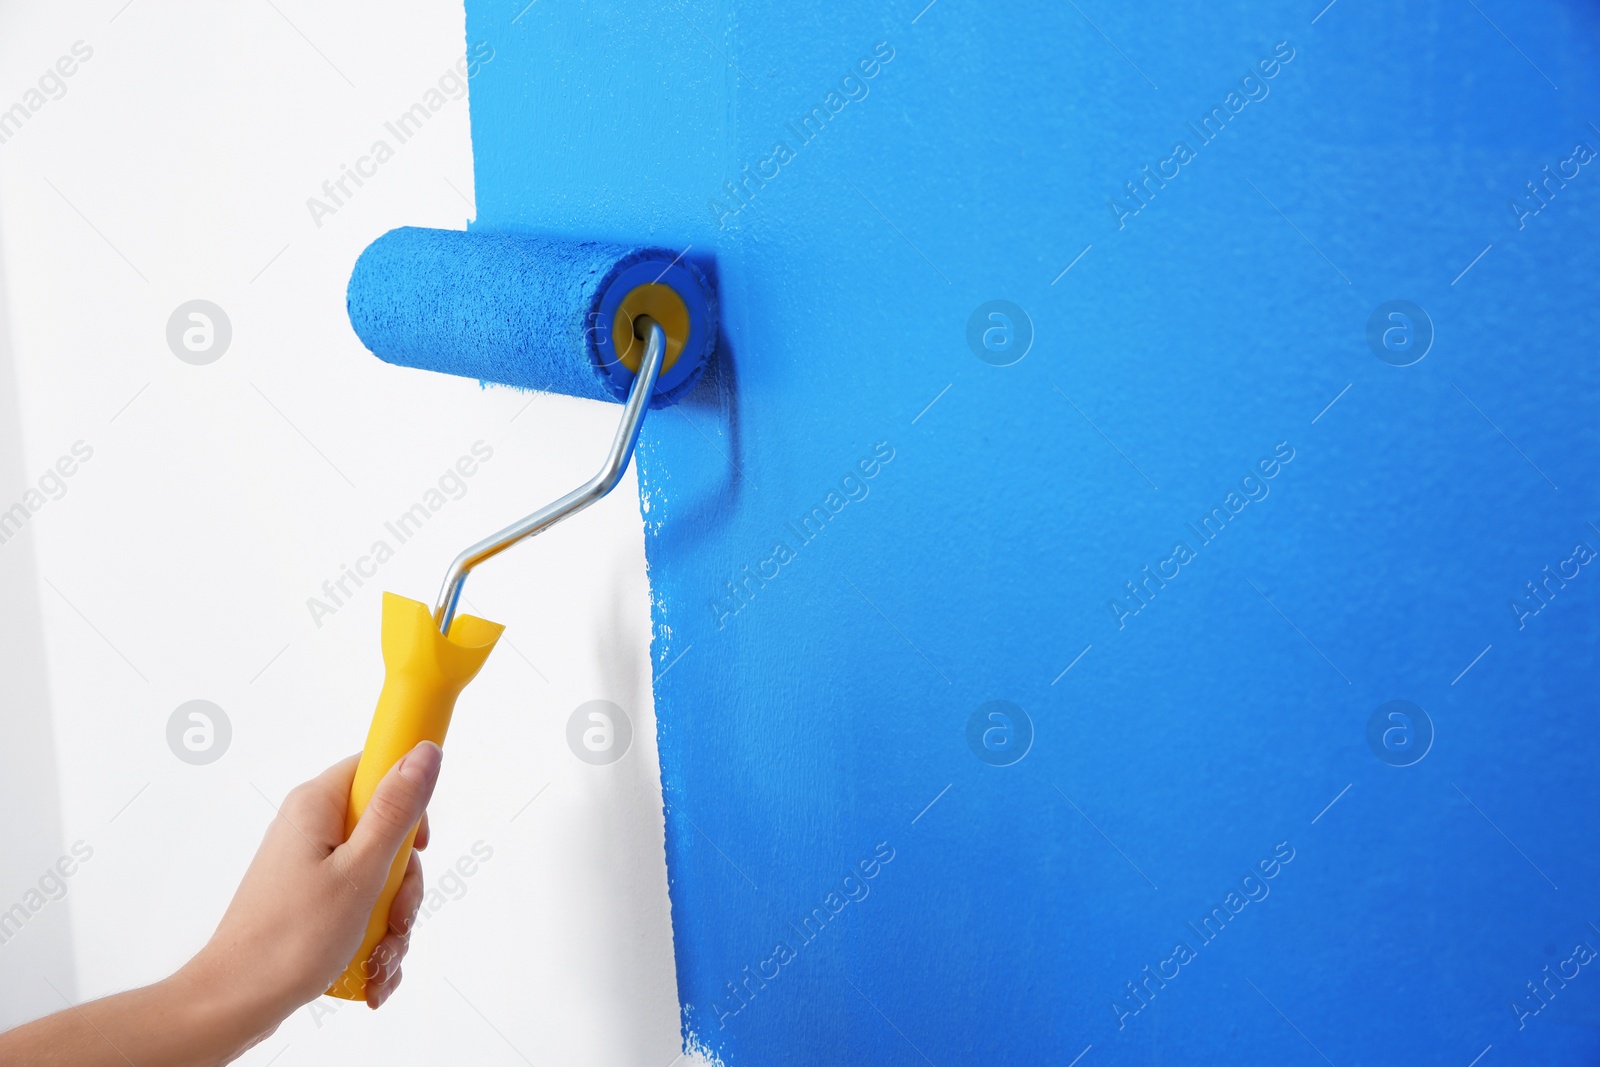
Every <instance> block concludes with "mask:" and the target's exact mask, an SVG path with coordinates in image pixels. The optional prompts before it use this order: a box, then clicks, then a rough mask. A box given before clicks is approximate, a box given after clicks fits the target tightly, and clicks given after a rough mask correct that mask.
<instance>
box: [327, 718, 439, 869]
mask: <svg viewBox="0 0 1600 1067" xmlns="http://www.w3.org/2000/svg"><path fill="white" fill-rule="evenodd" d="M443 758H444V754H443V753H442V752H440V751H439V746H438V745H436V744H434V743H433V742H431V741H423V742H422V743H420V744H418V745H417V747H416V748H413V749H412V750H411V751H410V752H408V753H406V754H405V756H403V757H401V759H400V762H399V763H397V764H395V765H394V766H393V767H391V768H389V773H388V774H386V775H384V776H383V780H382V781H380V782H379V783H378V788H377V789H376V790H374V792H373V794H372V799H371V800H370V801H369V802H368V803H367V809H366V811H365V812H363V813H362V815H361V819H360V821H359V822H357V823H356V828H355V830H354V831H353V832H352V833H351V834H350V840H349V841H347V842H346V843H345V844H344V846H343V847H342V848H341V850H340V851H346V850H348V853H349V860H348V862H349V865H350V871H351V876H352V877H353V878H354V879H355V880H356V881H357V882H358V883H360V884H362V885H369V884H372V885H382V884H383V882H384V880H385V879H386V878H387V876H388V871H389V867H390V865H391V864H392V863H393V862H394V858H395V855H396V854H397V853H398V852H399V851H400V847H401V846H402V845H404V844H405V840H406V837H407V835H409V834H410V833H411V828H412V827H414V826H416V825H417V823H418V822H419V821H420V820H421V819H422V814H423V812H424V811H425V810H427V807H428V799H429V798H430V797H432V796H433V787H434V784H435V783H436V782H437V781H438V780H439V763H440V761H441V760H442V759H443Z"/></svg>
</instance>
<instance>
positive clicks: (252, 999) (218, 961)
mask: <svg viewBox="0 0 1600 1067" xmlns="http://www.w3.org/2000/svg"><path fill="white" fill-rule="evenodd" d="M251 979H252V976H251V975H250V974H249V973H247V972H246V970H245V969H244V968H242V967H235V966H230V965H229V964H228V962H227V960H226V959H224V958H222V957H221V956H220V954H217V953H215V952H214V951H213V950H212V947H211V946H209V945H208V946H207V947H206V948H205V949H202V950H201V951H200V952H199V954H197V955H196V956H195V957H194V958H193V959H191V960H190V961H189V962H188V963H186V964H184V965H183V966H182V967H181V968H179V969H178V971H177V972H176V973H175V974H173V975H172V977H170V978H168V979H167V980H166V981H164V982H162V983H161V986H162V992H163V999H164V1000H165V1001H166V1002H167V1004H168V1005H169V1006H170V1007H169V1014H170V1015H171V1017H173V1018H174V1019H175V1020H182V1022H183V1025H184V1027H185V1029H186V1030H187V1032H188V1033H189V1034H191V1035H192V1036H193V1037H194V1038H195V1039H196V1040H197V1043H198V1044H200V1045H202V1046H203V1047H204V1048H205V1049H206V1050H207V1051H208V1052H209V1053H210V1054H212V1055H214V1056H215V1057H216V1059H215V1061H214V1062H217V1063H227V1062H229V1061H230V1060H232V1059H233V1058H235V1057H237V1056H238V1055H240V1054H241V1053H243V1052H244V1051H245V1050H246V1049H248V1048H250V1047H251V1046H252V1045H254V1044H256V1042H258V1041H260V1040H262V1039H263V1038H265V1037H266V1036H267V1035H268V1034H270V1033H271V1032H272V1031H273V1030H275V1029H276V1028H277V1026H278V1024H279V1023H280V1022H282V1021H283V1020H284V1018H285V1017H287V1015H288V1014H289V1013H290V1012H291V1011H293V1010H294V1008H295V1007H296V1005H293V1004H288V1005H285V1004H282V1003H281V998H279V997H277V996H275V995H274V994H273V993H272V991H270V990H269V989H267V988H265V987H264V986H265V984H264V983H263V982H261V980H260V976H259V975H257V976H255V980H254V981H252V980H251Z"/></svg>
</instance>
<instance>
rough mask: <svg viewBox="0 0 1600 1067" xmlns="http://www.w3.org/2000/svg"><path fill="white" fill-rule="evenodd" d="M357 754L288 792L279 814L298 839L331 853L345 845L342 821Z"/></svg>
mask: <svg viewBox="0 0 1600 1067" xmlns="http://www.w3.org/2000/svg"><path fill="white" fill-rule="evenodd" d="M360 761H361V757H360V756H359V755H355V756H349V757H347V758H345V759H342V760H340V761H339V762H338V763H335V764H334V765H333V766H332V767H329V768H328V769H327V770H325V771H323V772H322V773H321V774H319V775H317V776H316V777H315V778H313V779H311V780H310V781H309V782H302V783H301V784H300V785H297V786H295V787H294V788H293V789H292V790H290V791H289V795H288V796H287V797H285V798H284V801H283V805H282V806H281V807H280V808H279V809H278V814H279V815H280V816H282V817H283V819H284V820H285V821H286V822H288V823H289V824H290V826H292V827H293V828H294V829H295V830H296V831H297V832H298V833H299V834H300V836H301V837H304V838H305V839H306V840H308V841H314V842H315V843H316V844H317V845H318V846H320V847H321V848H324V849H326V850H327V851H330V852H331V851H332V850H333V849H334V848H336V847H338V846H339V845H340V844H342V843H343V842H344V819H345V812H346V809H347V808H348V807H349V804H350V783H351V782H352V781H353V780H354V779H355V776H356V764H357V763H359V762H360Z"/></svg>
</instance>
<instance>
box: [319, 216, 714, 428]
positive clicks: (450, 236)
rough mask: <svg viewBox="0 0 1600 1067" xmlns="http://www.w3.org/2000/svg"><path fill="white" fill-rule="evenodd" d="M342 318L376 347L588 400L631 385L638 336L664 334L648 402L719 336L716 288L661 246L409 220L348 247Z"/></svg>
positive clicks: (437, 366)
mask: <svg viewBox="0 0 1600 1067" xmlns="http://www.w3.org/2000/svg"><path fill="white" fill-rule="evenodd" d="M346 301H347V305H348V310H349V313H350V324H351V325H352V326H353V327H355V331H356V334H357V336H359V337H360V338H361V341H362V343H363V344H365V345H366V346H367V347H368V348H369V349H371V350H372V352H373V354H374V355H376V356H377V357H378V358H379V359H382V360H385V361H387V362H389V363H394V364H398V365H400V366H406V367H419V368H422V369H424V370H435V371H442V372H444V373H446V374H459V375H464V376H466V377H470V378H479V379H481V380H484V381H490V382H499V383H502V384H505V385H515V386H521V387H522V388H525V389H538V390H541V391H543V392H551V393H565V394H567V395H569V396H581V397H588V398H591V399H594V400H607V401H618V402H620V401H622V400H624V399H626V398H627V395H628V387H629V385H631V384H632V382H633V376H634V371H635V370H636V369H637V368H638V365H639V359H640V357H641V356H642V355H643V353H644V342H643V341H641V340H639V339H638V338H636V337H635V336H634V331H633V328H632V320H633V318H634V317H636V316H638V315H649V316H650V317H651V318H653V319H655V320H656V321H657V322H659V323H660V324H661V326H662V328H663V330H665V332H666V335H667V351H666V357H665V361H664V364H663V369H662V372H661V376H660V378H659V379H658V380H657V382H656V388H655V394H654V397H653V399H652V406H653V407H660V406H663V405H665V404H670V403H673V402H675V401H677V400H679V399H681V398H682V397H683V396H685V395H687V394H688V392H689V391H690V390H692V389H693V388H694V386H695V383H696V382H697V381H698V380H699V378H700V375H701V373H702V372H703V371H704V370H705V366H706V361H707V360H708V359H709V358H710V356H711V351H712V348H713V346H714V345H715V343H716V333H717V327H716V310H717V309H716V299H715V296H714V295H713V293H712V289H711V286H710V285H709V284H708V283H707V282H706V279H705V277H704V276H703V275H702V274H701V273H700V271H699V270H698V269H697V268H696V267H695V266H694V265H693V264H691V263H688V262H686V261H684V260H683V259H682V257H681V256H678V255H676V254H674V253H673V252H671V251H668V250H666V249H660V248H645V247H630V246H628V245H615V244H602V243H598V242H594V241H570V240H563V239H560V238H554V237H540V236H532V235H525V234H504V233H490V232H464V231H458V230H431V229H423V228H421V227H416V226H403V227H401V228H399V229H395V230H390V231H389V232H388V233H386V234H384V235H383V236H382V237H379V238H378V239H377V240H376V241H374V242H372V244H371V245H369V246H368V247H367V250H366V251H365V252H363V253H362V254H361V257H360V258H359V259H358V260H356V265H355V269H354V270H353V271H352V272H351V275H350V286H349V289H348V291H347V294H346Z"/></svg>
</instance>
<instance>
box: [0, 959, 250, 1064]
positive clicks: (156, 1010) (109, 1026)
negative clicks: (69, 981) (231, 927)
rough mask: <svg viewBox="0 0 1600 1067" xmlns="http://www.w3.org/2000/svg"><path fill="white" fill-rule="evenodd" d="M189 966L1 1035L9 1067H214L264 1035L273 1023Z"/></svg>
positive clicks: (1, 1052)
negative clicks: (144, 985) (138, 986)
mask: <svg viewBox="0 0 1600 1067" xmlns="http://www.w3.org/2000/svg"><path fill="white" fill-rule="evenodd" d="M218 977H220V976H215V975H212V974H210V973H208V972H207V971H206V970H205V969H204V968H203V966H202V965H200V964H198V962H197V963H191V964H190V965H189V966H187V967H185V968H184V969H183V970H180V971H179V972H178V973H177V974H175V975H173V976H172V977H171V978H168V979H166V980H165V981H161V982H157V983H156V984H155V985H150V986H146V987H144V988H143V989H133V990H129V991H128V992H126V993H118V994H116V995H115V996H110V997H105V998H104V999H102V1000H96V1001H92V1002H90V1003H88V1004H83V1005H80V1006H77V1007H71V1008H67V1009H65V1010H63V1011H59V1012H57V1013H55V1014H54V1015H49V1016H46V1017H45V1018H43V1019H37V1020H35V1021H33V1022H31V1023H28V1024H26V1025H25V1026H21V1027H18V1028H17V1029H15V1030H11V1031H9V1032H7V1033H4V1034H0V1063H3V1064H6V1065H7V1067H11V1065H13V1064H15V1065H18V1067H21V1065H24V1064H25V1065H28V1067H57V1065H60V1067H68V1065H71V1067H102V1065H104V1067H128V1065H129V1064H135V1065H137V1067H215V1065H217V1064H224V1063H228V1062H230V1061H232V1060H233V1059H235V1058H237V1057H238V1056H239V1055H241V1054H242V1053H243V1052H244V1051H245V1050H246V1049H248V1048H250V1047H251V1046H252V1045H254V1044H255V1043H256V1042H258V1041H260V1040H261V1039H262V1038H264V1037H266V1036H267V1035H268V1034H269V1033H271V1032H272V1030H273V1029H274V1028H275V1025H276V1020H275V1019H273V1018H270V1017H263V1014H262V1012H261V1011H260V1010H259V1009H256V1008H254V1007H253V1006H250V1005H248V1004H246V1003H244V1001H243V998H241V997H240V996H238V995H236V994H235V993H234V992H233V991H232V990H230V989H229V988H227V986H228V985H229V984H230V983H224V982H220V981H218V980H217V978H218Z"/></svg>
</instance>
